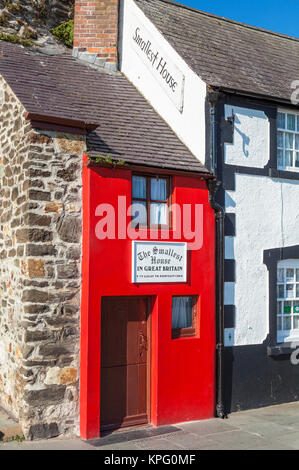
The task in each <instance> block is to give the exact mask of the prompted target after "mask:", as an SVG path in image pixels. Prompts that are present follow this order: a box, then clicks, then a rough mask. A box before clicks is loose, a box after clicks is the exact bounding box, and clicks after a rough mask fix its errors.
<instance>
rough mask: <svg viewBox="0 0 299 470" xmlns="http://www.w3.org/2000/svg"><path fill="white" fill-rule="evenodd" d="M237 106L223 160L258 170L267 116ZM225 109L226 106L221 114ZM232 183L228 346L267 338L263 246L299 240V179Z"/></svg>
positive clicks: (265, 155) (245, 178)
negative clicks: (232, 316)
mask: <svg viewBox="0 0 299 470" xmlns="http://www.w3.org/2000/svg"><path fill="white" fill-rule="evenodd" d="M239 109H242V112H241V113H240V112H239V110H238V109H237V108H236V107H234V112H235V113H236V116H238V117H240V120H238V122H237V123H236V126H237V127H238V130H237V131H236V130H234V145H226V147H225V160H226V163H230V164H233V165H241V166H249V165H248V164H246V162H248V161H250V162H251V165H250V166H252V167H254V168H257V167H260V168H263V167H264V166H265V165H266V164H267V162H268V160H269V139H270V137H269V124H268V122H267V121H268V120H267V119H265V116H264V114H263V113H262V112H259V111H258V112H256V111H254V115H253V112H252V110H250V109H248V110H247V111H248V113H246V109H244V108H239ZM230 113H231V108H230V109H229V107H227V109H226V116H229V115H231V114H230ZM261 131H263V134H262V132H261ZM236 134H237V135H238V136H240V135H242V141H243V142H244V140H246V142H248V141H250V143H251V144H250V145H249V155H248V156H245V155H244V152H243V150H244V147H243V143H241V141H240V139H239V138H238V137H237V136H236ZM245 159H247V160H246V162H245ZM244 162H245V163H244ZM235 183H236V186H235V191H226V192H225V209H226V212H228V213H234V214H236V236H235V237H225V258H226V259H235V263H236V282H235V283H232V282H227V283H225V304H226V305H235V309H236V310H235V311H236V316H235V328H234V329H233V330H232V329H227V330H226V332H225V333H226V334H225V344H226V345H227V346H232V345H235V346H241V345H250V344H261V343H262V342H263V341H264V340H265V339H266V337H267V335H268V333H269V299H268V296H269V286H268V279H269V275H268V270H267V267H266V265H264V263H263V253H264V250H267V249H272V248H280V247H287V246H292V245H298V244H299V204H298V202H299V181H293V180H286V179H273V178H269V177H267V176H255V175H246V174H240V173H236V174H235ZM274 314H275V312H274ZM229 336H230V338H229Z"/></svg>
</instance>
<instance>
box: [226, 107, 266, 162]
mask: <svg viewBox="0 0 299 470" xmlns="http://www.w3.org/2000/svg"><path fill="white" fill-rule="evenodd" d="M232 115H234V119H235V120H234V142H233V144H228V143H226V144H225V163H228V164H231V165H241V166H247V167H252V168H263V167H264V166H265V165H266V164H267V163H268V159H269V136H270V123H269V120H268V118H267V116H266V115H265V113H264V112H263V111H260V110H256V109H246V108H240V107H237V106H228V105H226V106H225V118H226V119H227V118H228V117H229V116H232Z"/></svg>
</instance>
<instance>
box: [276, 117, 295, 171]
mask: <svg viewBox="0 0 299 470" xmlns="http://www.w3.org/2000/svg"><path fill="white" fill-rule="evenodd" d="M277 166H278V169H280V170H286V171H299V113H296V112H292V111H281V110H279V111H278V115H277Z"/></svg>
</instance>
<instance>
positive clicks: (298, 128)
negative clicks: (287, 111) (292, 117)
mask: <svg viewBox="0 0 299 470" xmlns="http://www.w3.org/2000/svg"><path fill="white" fill-rule="evenodd" d="M297 132H299V114H297Z"/></svg>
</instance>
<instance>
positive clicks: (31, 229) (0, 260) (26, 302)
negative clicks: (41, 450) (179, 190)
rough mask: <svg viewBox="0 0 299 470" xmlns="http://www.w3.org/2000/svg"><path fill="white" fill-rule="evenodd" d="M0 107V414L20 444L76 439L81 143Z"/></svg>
mask: <svg viewBox="0 0 299 470" xmlns="http://www.w3.org/2000/svg"><path fill="white" fill-rule="evenodd" d="M0 100H1V101H2V110H1V117H0V142H1V148H0V157H1V160H0V196H1V197H0V226H1V227H0V228H1V230H0V404H1V405H2V406H3V407H4V408H6V409H8V410H9V411H10V412H11V413H13V414H14V415H15V416H16V417H17V418H19V419H20V422H21V424H22V427H23V431H24V433H25V436H26V437H29V438H40V437H51V436H54V435H58V434H60V433H67V432H78V422H79V413H78V407H79V404H78V395H79V386H78V376H79V335H80V332H79V324H80V323H79V315H80V294H81V292H80V286H81V236H82V214H81V184H82V182H81V172H82V153H83V150H84V146H85V142H84V137H82V136H79V137H78V136H74V135H63V134H58V133H54V132H53V133H52V132H49V131H48V132H47V131H37V130H33V129H32V128H31V125H30V123H29V122H28V121H26V120H25V117H24V116H25V112H24V109H23V107H22V105H21V104H20V103H19V101H18V100H17V99H16V97H15V96H14V94H13V93H12V91H11V89H10V88H9V87H8V85H7V84H6V83H5V82H3V80H2V81H1V83H0Z"/></svg>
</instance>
